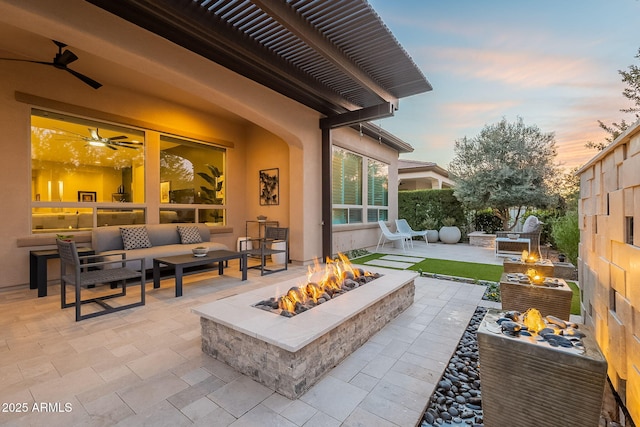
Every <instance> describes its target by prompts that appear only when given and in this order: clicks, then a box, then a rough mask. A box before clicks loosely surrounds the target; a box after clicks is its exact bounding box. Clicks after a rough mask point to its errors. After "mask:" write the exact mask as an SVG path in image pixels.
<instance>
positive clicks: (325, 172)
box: [322, 128, 333, 261]
mask: <svg viewBox="0 0 640 427" xmlns="http://www.w3.org/2000/svg"><path fill="white" fill-rule="evenodd" d="M331 207H332V200H331V129H329V128H322V260H323V261H324V260H326V259H327V257H331V255H332V249H333V239H332V234H333V225H332V218H331Z"/></svg>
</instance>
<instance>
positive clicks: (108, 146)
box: [105, 144, 118, 150]
mask: <svg viewBox="0 0 640 427" xmlns="http://www.w3.org/2000/svg"><path fill="white" fill-rule="evenodd" d="M105 147H107V148H110V149H112V150H118V148H117V147H112V146H111V144H107V145H105Z"/></svg>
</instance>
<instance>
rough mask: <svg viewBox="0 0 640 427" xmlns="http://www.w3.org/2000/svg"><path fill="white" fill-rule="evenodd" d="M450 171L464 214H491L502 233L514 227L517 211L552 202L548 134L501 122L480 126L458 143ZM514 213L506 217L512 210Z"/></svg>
mask: <svg viewBox="0 0 640 427" xmlns="http://www.w3.org/2000/svg"><path fill="white" fill-rule="evenodd" d="M454 153H455V154H454V159H453V161H452V162H451V163H450V164H449V172H450V173H451V174H452V175H453V179H454V181H455V187H454V194H455V196H456V197H457V198H458V200H460V201H461V202H462V203H463V204H464V205H465V206H466V207H467V208H469V209H476V210H477V209H487V208H490V209H492V210H493V212H494V214H495V215H496V216H497V217H498V218H500V219H501V220H502V225H503V228H504V229H505V230H510V229H511V228H513V226H514V225H515V224H516V223H517V221H518V219H519V218H520V215H521V213H522V208H523V207H527V206H534V207H547V206H548V205H549V204H550V203H553V202H554V201H555V197H554V196H553V195H552V193H551V192H550V191H549V188H548V182H549V179H550V178H551V177H552V176H554V175H555V174H556V166H555V165H554V164H553V160H554V158H555V156H556V148H555V138H554V135H553V133H543V132H541V131H540V129H538V127H537V126H535V125H534V126H525V124H524V122H523V120H522V118H520V117H518V119H517V120H516V121H515V122H514V123H510V122H507V120H506V119H505V118H503V119H502V120H501V121H500V122H498V123H496V124H492V125H485V127H484V128H483V129H482V130H481V131H480V134H479V135H477V136H476V137H474V138H473V139H469V138H467V137H464V138H462V139H461V140H457V141H456V142H455V146H454ZM513 207H515V208H517V209H518V211H517V214H516V216H515V218H513V221H512V218H511V215H510V210H511V208H513Z"/></svg>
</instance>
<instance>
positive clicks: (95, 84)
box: [64, 67, 102, 89]
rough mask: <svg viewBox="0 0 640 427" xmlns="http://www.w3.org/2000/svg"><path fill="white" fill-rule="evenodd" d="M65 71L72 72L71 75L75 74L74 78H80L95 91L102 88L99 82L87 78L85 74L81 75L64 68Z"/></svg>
mask: <svg viewBox="0 0 640 427" xmlns="http://www.w3.org/2000/svg"><path fill="white" fill-rule="evenodd" d="M64 69H65V70H67V71H68V72H70V73H71V74H73V75H74V76H76V77H77V78H79V79H80V80H82V81H83V82H85V83H86V84H88V85H89V86H91V87H92V88H94V89H99V88H101V87H102V84H101V83H98V82H97V81H95V80H93V79H92V78H89V77H87V76H85V75H84V74H81V73H79V72H77V71H74V70H72V69H71V68H66V67H65V68H64Z"/></svg>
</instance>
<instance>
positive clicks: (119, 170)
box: [31, 109, 144, 203]
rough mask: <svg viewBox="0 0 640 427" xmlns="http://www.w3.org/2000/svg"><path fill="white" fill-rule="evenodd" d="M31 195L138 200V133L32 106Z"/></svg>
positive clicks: (140, 162) (140, 194) (38, 198)
mask: <svg viewBox="0 0 640 427" xmlns="http://www.w3.org/2000/svg"><path fill="white" fill-rule="evenodd" d="M31 193H32V197H31V200H33V201H41V202H109V203H110V202H113V201H117V202H135V203H144V133H143V132H142V131H139V130H136V129H131V128H127V127H122V126H116V125H111V124H105V123H100V122H96V121H93V120H87V119H81V118H77V117H71V116H67V115H63V114H59V113H52V112H47V111H43V110H37V109H34V110H32V114H31ZM92 194H95V197H89V196H88V195H92Z"/></svg>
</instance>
